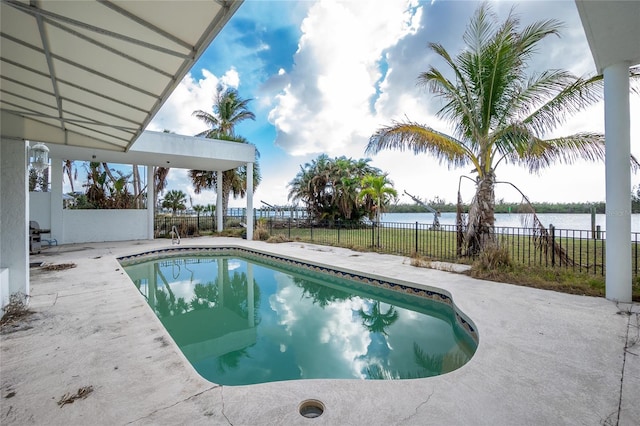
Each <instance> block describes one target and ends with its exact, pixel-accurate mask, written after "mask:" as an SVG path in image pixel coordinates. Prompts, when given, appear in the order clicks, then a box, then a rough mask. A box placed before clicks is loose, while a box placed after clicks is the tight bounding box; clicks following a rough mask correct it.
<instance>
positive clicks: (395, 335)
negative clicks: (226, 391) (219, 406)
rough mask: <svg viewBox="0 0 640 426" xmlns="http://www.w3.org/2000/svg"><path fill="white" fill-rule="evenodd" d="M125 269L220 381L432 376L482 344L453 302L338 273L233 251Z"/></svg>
mask: <svg viewBox="0 0 640 426" xmlns="http://www.w3.org/2000/svg"><path fill="white" fill-rule="evenodd" d="M123 267H124V269H125V271H126V272H127V274H128V275H129V276H130V277H131V279H132V280H133V282H134V283H135V285H136V287H137V288H138V289H139V290H140V292H141V293H142V294H143V295H144V297H145V298H146V299H147V302H148V303H149V306H150V307H151V308H152V309H153V311H154V312H155V313H156V315H157V316H158V318H159V319H160V321H161V322H162V323H163V324H164V326H165V327H166V329H167V330H168V332H169V334H170V335H171V336H172V338H173V339H174V340H175V342H176V343H177V345H178V346H179V347H180V349H181V350H182V352H183V353H184V355H185V356H186V358H187V359H188V360H189V362H191V364H192V365H193V366H194V368H195V369H196V370H197V371H198V372H199V373H200V374H201V375H202V376H203V377H204V378H206V379H207V380H210V381H211V382H214V383H217V384H222V385H246V384H255V383H264V382H273V381H281V380H299V379H330V378H331V379H404V378H421V377H429V376H435V375H439V374H444V373H447V372H449V371H452V370H455V369H457V368H459V367H461V366H462V365H464V364H465V363H466V362H467V361H469V359H470V358H471V357H472V356H473V353H474V351H475V348H476V342H475V340H474V339H473V338H472V337H471V335H470V334H469V332H468V330H465V329H463V326H462V325H461V323H460V320H458V321H456V315H455V312H454V310H453V308H452V307H451V306H450V305H449V304H447V303H441V302H439V301H435V300H432V299H430V298H428V297H420V296H416V295H412V294H408V292H407V291H394V290H389V289H386V288H380V287H373V286H371V285H367V284H363V283H362V282H358V281H355V280H353V279H346V278H343V277H341V276H336V275H341V274H335V273H334V274H325V273H319V272H315V271H311V270H309V268H298V267H295V266H291V265H286V264H284V263H283V264H281V263H279V262H274V261H264V260H261V259H260V258H259V257H254V256H250V255H235V254H234V255H208V256H202V255H197V256H193V255H186V256H183V255H181V256H170V257H166V258H161V259H155V260H148V261H140V260H137V261H136V262H130V263H129V264H127V262H123ZM409 293H410V292H409ZM435 299H438V298H437V297H435ZM463 323H464V321H463Z"/></svg>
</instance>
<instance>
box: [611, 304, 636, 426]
mask: <svg viewBox="0 0 640 426" xmlns="http://www.w3.org/2000/svg"><path fill="white" fill-rule="evenodd" d="M619 313H621V314H625V315H628V316H629V319H628V321H627V332H626V334H625V342H624V348H623V350H622V372H621V375H620V394H619V397H618V413H617V415H616V421H615V426H619V425H620V412H621V411H622V392H623V386H624V367H625V364H626V363H627V354H629V355H635V356H638V355H637V354H635V353H633V352H631V351H630V349H631V348H633V347H635V346H636V345H637V344H638V343H639V342H640V313H634V312H631V310H629V311H621V312H619ZM632 318H635V320H636V324H635V325H632V324H631V320H632ZM631 327H634V328H635V329H636V336H635V338H633V339H630V338H629V334H630V329H631ZM607 419H608V418H607Z"/></svg>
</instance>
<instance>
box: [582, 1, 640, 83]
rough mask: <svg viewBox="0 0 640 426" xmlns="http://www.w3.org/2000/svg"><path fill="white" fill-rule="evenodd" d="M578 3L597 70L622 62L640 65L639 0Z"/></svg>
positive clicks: (600, 71)
mask: <svg viewBox="0 0 640 426" xmlns="http://www.w3.org/2000/svg"><path fill="white" fill-rule="evenodd" d="M575 3H576V7H577V9H578V13H579V15H580V19H581V21H582V26H583V28H584V32H585V35H586V36H587V41H588V42H589V47H590V48H591V54H592V55H593V60H594V62H595V64H596V68H597V70H598V73H602V71H603V70H604V69H605V68H606V67H608V66H609V65H613V64H616V63H620V62H627V63H628V64H629V66H633V65H637V64H640V1H638V0H632V1H624V0H608V1H603V0H576V2H575Z"/></svg>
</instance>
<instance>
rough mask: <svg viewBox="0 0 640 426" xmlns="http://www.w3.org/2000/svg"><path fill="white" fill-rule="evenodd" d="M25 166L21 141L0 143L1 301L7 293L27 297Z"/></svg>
mask: <svg viewBox="0 0 640 426" xmlns="http://www.w3.org/2000/svg"><path fill="white" fill-rule="evenodd" d="M26 164H27V146H26V143H25V142H24V141H13V140H4V139H3V140H2V141H1V142H0V269H4V272H3V277H2V280H1V281H2V282H1V283H0V284H1V285H0V292H1V293H2V294H0V300H7V297H8V296H7V294H5V293H7V292H8V293H9V294H13V293H22V294H25V295H26V294H29V264H28V262H29V246H28V230H27V226H28V225H27V217H28V215H29V207H28V203H27V196H28V191H27V173H26ZM3 289H4V290H3Z"/></svg>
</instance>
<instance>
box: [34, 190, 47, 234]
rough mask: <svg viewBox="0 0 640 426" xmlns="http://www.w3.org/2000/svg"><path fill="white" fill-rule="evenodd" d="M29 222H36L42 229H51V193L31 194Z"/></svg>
mask: <svg viewBox="0 0 640 426" xmlns="http://www.w3.org/2000/svg"><path fill="white" fill-rule="evenodd" d="M29 220H35V221H36V222H38V225H40V228H42V229H51V193H50V192H29Z"/></svg>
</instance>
